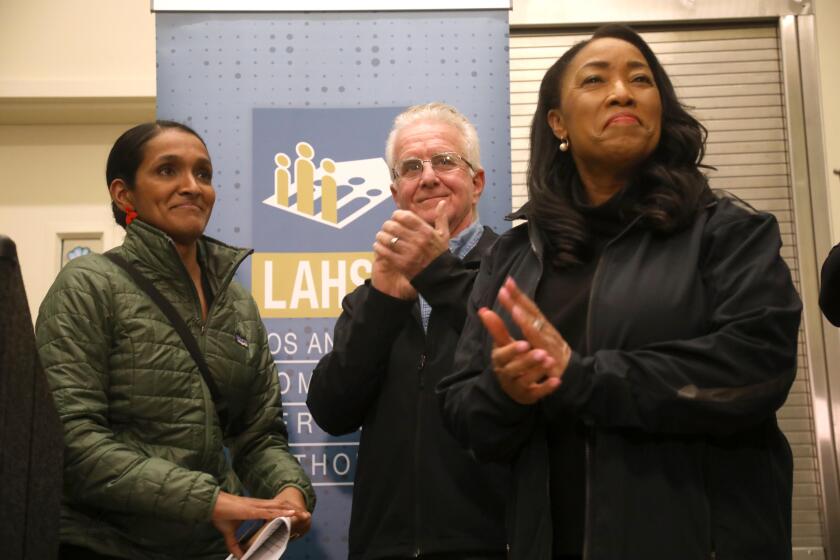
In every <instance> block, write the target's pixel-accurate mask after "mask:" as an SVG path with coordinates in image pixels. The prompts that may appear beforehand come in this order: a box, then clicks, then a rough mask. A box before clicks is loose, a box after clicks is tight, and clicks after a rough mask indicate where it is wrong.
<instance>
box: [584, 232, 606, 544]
mask: <svg viewBox="0 0 840 560" xmlns="http://www.w3.org/2000/svg"><path fill="white" fill-rule="evenodd" d="M607 245H609V244H607ZM605 250H606V246H605V247H604V250H603V251H601V254H600V255H599V256H598V262H597V264H596V265H595V272H594V273H593V274H592V287H591V288H590V289H589V302H588V303H587V304H586V349H585V351H586V353H587V354H588V353H590V352H591V350H592V300H593V299H594V298H593V297H592V295H593V294H594V293H595V288H596V286H597V282H598V273H599V272H600V271H601V262H602V260H603V255H604V251H605ZM594 439H595V431H594V430H593V429H592V428H590V427H587V429H586V439H585V440H584V457H585V458H586V461H585V462H586V468H585V472H586V489H585V491H584V506H583V554H582V557H583V560H587V559H588V558H589V540H590V533H591V529H592V444H593V440H594Z"/></svg>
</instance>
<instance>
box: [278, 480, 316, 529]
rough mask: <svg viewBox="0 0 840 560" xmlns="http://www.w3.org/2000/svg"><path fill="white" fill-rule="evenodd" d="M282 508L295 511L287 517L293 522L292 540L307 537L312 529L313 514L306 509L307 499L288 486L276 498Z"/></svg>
mask: <svg viewBox="0 0 840 560" xmlns="http://www.w3.org/2000/svg"><path fill="white" fill-rule="evenodd" d="M274 501H275V502H278V503H279V504H280V505H281V506H282V507H284V508H287V509H289V510H293V511H294V514H292V515H291V516H287V517H289V518H290V519H291V521H292V529H291V534H290V535H289V538H290V539H296V538H298V537H302V536H303V535H305V534H306V533H307V532H308V531H309V529H310V528H311V527H312V514H311V513H309V510H308V509H306V498H305V497H304V496H303V493H302V492H301V491H300V490H298V489H297V488H295V487H294V486H287V487H285V488H283V490H281V491H280V493H279V494H277V496H275V498H274Z"/></svg>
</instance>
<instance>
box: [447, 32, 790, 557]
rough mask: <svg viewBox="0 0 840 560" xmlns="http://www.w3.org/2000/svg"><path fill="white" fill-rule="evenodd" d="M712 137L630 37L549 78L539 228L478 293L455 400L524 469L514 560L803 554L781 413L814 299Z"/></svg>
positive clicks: (615, 39) (461, 427)
mask: <svg viewBox="0 0 840 560" xmlns="http://www.w3.org/2000/svg"><path fill="white" fill-rule="evenodd" d="M705 135H706V131H705V129H704V128H703V127H702V126H701V125H700V123H698V122H697V120H695V119H694V118H693V117H692V116H691V115H690V114H688V113H687V112H686V111H685V109H684V108H683V107H682V106H681V104H680V102H679V101H678V100H677V97H676V94H675V92H674V88H673V86H672V85H671V82H670V80H669V78H668V76H667V74H666V73H665V71H664V69H663V68H662V66H661V65H660V63H659V61H658V60H657V59H656V56H655V55H654V54H653V52H652V51H651V50H650V48H649V46H648V45H647V44H646V43H645V42H644V40H643V39H642V38H641V37H640V36H639V35H637V34H636V33H635V32H633V31H632V30H630V29H628V28H626V27H621V26H607V27H604V28H601V29H599V30H598V31H596V33H595V35H594V36H593V38H592V39H590V40H588V41H585V42H583V43H579V44H577V45H575V46H574V47H572V49H570V50H569V51H568V52H567V53H566V54H564V55H563V56H562V57H561V58H560V59H559V60H558V61H557V62H556V63H555V64H554V65H553V66H552V67H551V68H550V69H549V70H548V72H547V73H546V75H545V77H544V78H543V82H542V85H541V88H540V95H539V101H538V105H537V110H536V113H535V115H534V120H533V124H532V128H531V159H530V165H529V171H528V189H529V198H530V200H529V203H528V204H526V206H525V207H524V208H523V209H522V210H520V211H519V212H518V213H516V214H514V216H513V217H515V218H519V219H526V220H527V223H526V224H523V225H520V226H518V227H516V228H514V229H512V230H511V231H509V232H508V233H507V234H505V235H503V236H502V237H501V238H500V239H499V240H498V242H497V243H496V245H495V246H494V249H493V251H492V252H491V254H490V255H489V256H488V257H487V258H486V259H485V261H484V262H483V263H482V269H481V272H480V273H479V277H478V279H477V280H476V284H475V286H474V288H473V292H472V296H471V302H470V307H471V308H472V310H473V311H474V312H477V313H474V314H473V315H472V317H471V318H470V319H469V320H468V322H467V324H466V326H465V328H464V331H463V334H462V337H461V341H460V343H459V347H458V351H457V354H456V360H455V372H456V373H454V374H453V375H452V376H450V377H449V378H447V379H445V380H444V381H443V382H442V383H441V385H440V387H439V390H440V392H441V403H442V406H443V411H444V417H445V418H446V420H447V422H448V426H449V428H450V429H451V430H452V431H453V433H454V434H455V435H456V437H457V438H458V439H459V440H460V441H461V442H462V443H463V444H464V445H466V446H468V447H469V448H470V449H472V451H473V452H474V453H475V454H476V455H477V456H478V457H480V458H483V459H485V460H491V461H499V462H503V463H508V464H510V465H511V466H512V469H513V472H514V479H515V484H514V487H513V489H512V492H511V494H512V495H511V502H510V507H509V511H508V515H509V521H510V523H509V527H510V534H509V542H510V546H511V558H513V559H514V560H518V559H523V560H524V559H528V560H549V559H560V558H562V559H579V558H585V559H590V560H617V559H633V560H635V559H638V558H645V559H648V560H650V559H662V560H672V559H677V558H679V559H681V560H685V559H698V560H699V559H709V558H715V559H717V560H724V559H733V560H735V559H738V560H744V559H753V558H754V559H761V560H767V559H787V558H790V555H791V540H790V529H791V527H790V525H791V520H790V509H791V493H792V457H791V452H790V447H789V446H788V443H787V441H786V439H785V437H784V435H783V434H782V432H781V431H780V430H779V428H778V425H777V422H776V417H775V411H776V410H777V409H778V408H779V407H780V406H781V405H782V404H783V403H784V401H785V399H786V397H787V393H788V390H789V388H790V385H791V383H792V382H793V379H794V376H795V373H796V349H797V332H798V327H799V319H800V313H801V304H800V301H799V298H798V297H797V294H796V291H795V289H794V287H793V284H792V281H791V276H790V271H789V270H788V267H787V266H786V265H785V263H784V261H783V260H782V258H781V256H780V255H779V248H780V246H781V238H780V234H779V228H778V225H777V223H776V220H775V218H773V216H771V215H769V214H764V213H759V212H756V211H755V210H753V209H752V208H750V207H748V206H747V205H745V204H743V203H741V202H740V201H738V200H737V199H734V198H732V197H726V196H717V195H715V194H714V193H712V191H711V190H710V189H709V186H708V182H707V179H706V177H705V176H704V174H703V173H702V169H701V167H702V166H701V165H700V162H701V160H702V157H703V153H704V142H705Z"/></svg>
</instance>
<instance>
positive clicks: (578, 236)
mask: <svg viewBox="0 0 840 560" xmlns="http://www.w3.org/2000/svg"><path fill="white" fill-rule="evenodd" d="M607 37H609V38H615V39H620V40H622V41H626V42H628V43H630V44H631V45H633V46H634V47H636V48H637V49H639V52H641V53H642V56H644V57H645V60H646V61H647V63H648V65H649V66H650V69H651V72H652V73H653V77H654V80H655V82H656V86H657V89H658V90H659V95H660V98H661V102H662V130H661V136H660V139H659V144H658V145H657V147H656V149H655V150H654V152H653V154H651V156H650V157H648V159H647V160H646V161H645V162H643V163H642V164H641V166H640V168H639V169H638V170H637V172H636V174H635V177H634V178H633V179H632V180H631V184H630V185H629V186H628V188H629V189H630V192H632V196H630V197H628V200H629V201H631V202H629V204H631V205H632V206H631V208H629V211H630V212H632V213H633V214H634V215H639V216H640V221H641V223H642V225H643V226H644V227H647V228H649V229H651V230H653V231H657V232H661V233H670V232H674V231H678V230H679V229H681V228H683V227H685V226H686V225H687V224H688V223H690V222H691V221H692V220H693V218H694V217H695V216H696V214H697V212H698V211H699V209H700V208H702V207H703V206H704V205H705V204H706V203H707V202H708V201H709V200H710V199H711V197H712V194H711V190H710V189H709V185H708V181H707V179H706V177H705V175H704V174H703V173H702V171H701V168H704V167H708V166H704V165H702V164H701V161H702V159H703V155H704V153H705V142H706V136H707V131H706V128H705V127H704V126H703V125H702V124H700V123H699V122H698V121H697V119H695V118H694V117H692V116H691V115H690V114H689V113H688V112H687V111H686V109H685V107H684V106H683V105H682V104H681V103H680V101H679V100H678V99H677V95H676V92H675V91H674V86H673V85H672V84H671V80H670V79H669V78H668V74H666V73H665V69H664V68H662V65H661V64H660V63H659V60H657V58H656V55H655V54H653V51H652V50H651V49H650V47H649V46H648V44H647V43H646V42H645V41H644V39H642V38H641V37H640V36H639V34H638V33H636V32H635V31H633V30H632V29H630V28H629V27H626V26H623V25H605V26H603V27H600V28H599V29H597V30H596V31H595V33H594V34H593V35H592V38H591V39H589V40H587V41H583V42H580V43H577V44H575V45H574V46H573V47H572V48H571V49H569V50H568V51H566V53H564V54H563V56H561V57H560V58H559V59H558V60H557V62H555V63H554V64H553V65H552V66H551V68H549V69H548V71H547V72H546V73H545V76H544V77H543V79H542V83H541V84H540V93H539V99H538V101H537V109H536V112H535V113H534V119H533V121H532V124H531V146H530V148H531V156H530V160H529V162H528V179H527V181H528V195H529V199H530V205H529V211H528V214H529V218H530V219H532V220H534V221H535V222H536V223H537V225H538V226H539V227H540V229H541V230H542V231H543V232H544V233H545V234H546V237H547V241H548V245H549V248H550V253H551V254H550V256H549V259H550V261H551V262H552V263H553V264H554V265H555V266H556V267H558V268H566V267H570V266H574V265H576V264H579V263H581V262H583V261H585V260H586V259H587V255H588V253H589V251H590V242H589V234H588V231H587V225H586V221H585V219H584V217H583V216H582V215H581V213H580V212H579V211H577V210H576V209H575V207H574V205H573V204H572V203H571V201H572V193H571V189H572V184H573V182H574V180H575V177H576V175H577V169H576V167H575V163H574V161H573V159H572V155H571V152H561V151H559V150H558V145H559V140H558V139H557V137H556V136H555V135H554V132H553V131H552V129H551V127H550V126H549V123H548V112H549V111H550V110H552V109H558V108H559V107H560V102H561V99H560V89H561V84H562V82H563V76H564V72H565V70H566V68H567V67H568V65H569V63H570V62H571V61H572V59H573V58H574V57H575V55H577V54H578V53H579V52H580V51H581V49H583V48H584V47H585V46H587V45H588V44H589V43H591V42H592V41H594V40H596V39H602V38H607Z"/></svg>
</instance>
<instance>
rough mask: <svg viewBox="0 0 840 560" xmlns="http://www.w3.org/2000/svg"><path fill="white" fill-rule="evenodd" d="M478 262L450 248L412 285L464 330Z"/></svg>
mask: <svg viewBox="0 0 840 560" xmlns="http://www.w3.org/2000/svg"><path fill="white" fill-rule="evenodd" d="M477 265H478V261H475V263H465V262H464V261H462V260H461V259H459V258H458V257H456V256H455V255H453V254H452V253H450V252H449V251H446V252H444V253H442V254H441V255H440V256H439V257H438V258H436V259H435V260H433V261H432V262H431V263H429V266H427V267H426V268H424V269H423V270H422V271H420V273H419V274H418V275H417V276H415V277H414V278H413V279H412V280H411V285H412V286H414V289H415V290H417V291H418V292H419V293H420V294H421V295H422V296H423V298H425V300H426V301H427V302H428V303H429V305H431V306H432V309H434V310H435V314H439V313H441V314H444V315H445V317H446V320H447V322H449V324H450V325H451V326H452V328H453V329H454V330H455V332H461V329H462V328H463V327H464V321H465V319H466V317H467V306H466V302H467V300H468V299H469V297H470V292H471V291H472V287H473V283H474V282H475V276H476V274H477V273H478V266H477Z"/></svg>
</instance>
